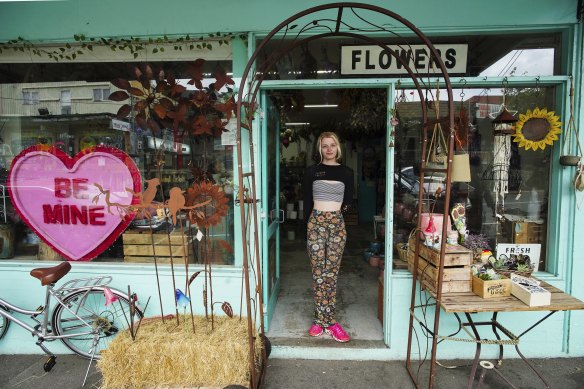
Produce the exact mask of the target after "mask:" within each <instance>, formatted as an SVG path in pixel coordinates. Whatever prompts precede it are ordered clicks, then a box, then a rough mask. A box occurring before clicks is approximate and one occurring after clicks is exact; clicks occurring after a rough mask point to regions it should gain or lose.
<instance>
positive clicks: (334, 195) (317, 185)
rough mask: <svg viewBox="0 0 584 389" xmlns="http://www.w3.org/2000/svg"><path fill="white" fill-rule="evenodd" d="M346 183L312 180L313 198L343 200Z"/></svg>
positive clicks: (340, 201) (339, 201)
mask: <svg viewBox="0 0 584 389" xmlns="http://www.w3.org/2000/svg"><path fill="white" fill-rule="evenodd" d="M344 195H345V184H344V183H342V182H339V181H325V180H314V181H312V199H313V200H320V201H335V202H337V203H342V202H343V196H344Z"/></svg>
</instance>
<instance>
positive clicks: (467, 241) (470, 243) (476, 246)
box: [462, 234, 491, 251]
mask: <svg viewBox="0 0 584 389" xmlns="http://www.w3.org/2000/svg"><path fill="white" fill-rule="evenodd" d="M462 245H463V246H464V247H466V248H467V249H469V250H472V251H483V250H490V249H491V245H490V244H489V240H488V239H487V236H486V235H484V234H468V235H467V236H466V237H464V241H463V242H462Z"/></svg>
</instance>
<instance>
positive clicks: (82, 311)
mask: <svg viewBox="0 0 584 389" xmlns="http://www.w3.org/2000/svg"><path fill="white" fill-rule="evenodd" d="M112 292H113V294H114V295H115V296H116V297H117V298H118V301H115V302H113V303H111V304H109V305H108V306H106V305H105V302H106V299H105V295H104V291H103V288H93V289H90V290H80V291H75V292H73V293H71V294H69V295H67V296H65V298H64V299H63V302H64V303H65V305H64V306H63V305H61V304H59V305H58V306H57V307H56V308H55V311H54V312H53V331H54V332H55V334H57V335H65V336H68V337H67V338H62V339H61V340H62V341H63V343H65V345H66V346H67V347H68V348H69V349H71V351H73V352H74V353H75V354H78V355H80V356H82V357H85V358H91V355H92V347H93V344H94V338H95V337H94V335H93V334H91V333H88V332H90V331H92V329H95V330H96V331H97V332H96V333H97V334H98V335H99V338H98V339H97V345H96V350H95V355H94V358H97V359H99V358H100V357H101V355H100V354H101V350H104V349H106V348H107V346H108V344H109V343H110V342H111V341H112V340H113V339H114V337H115V336H116V335H117V334H118V333H119V332H120V331H122V330H125V329H127V328H128V327H129V324H130V302H129V301H128V298H127V296H125V295H124V294H122V293H121V292H119V291H117V290H113V289H112ZM67 308H68V309H67ZM74 313H75V314H74ZM141 317H142V312H141V311H140V310H139V309H136V311H135V313H134V325H137V323H138V321H139V320H140V318H141ZM80 318H81V319H83V321H85V322H86V323H88V324H89V325H90V326H91V327H88V325H87V324H85V323H84V322H83V321H82V320H81V319H80ZM75 334H79V335H77V336H75ZM72 335H73V336H72ZM96 336H97V335H96Z"/></svg>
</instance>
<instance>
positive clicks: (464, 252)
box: [408, 236, 473, 294]
mask: <svg viewBox="0 0 584 389" xmlns="http://www.w3.org/2000/svg"><path fill="white" fill-rule="evenodd" d="M414 239H417V237H415V236H412V237H411V238H410V241H409V244H408V246H409V247H410V249H409V250H408V270H409V271H410V272H412V273H413V268H414V257H415V253H414V250H415V247H416V241H415V240H414ZM472 255H473V254H472V251H471V250H469V249H467V248H465V247H463V246H459V245H447V247H446V254H445V255H444V271H443V273H442V282H441V284H442V293H456V292H470V291H472V282H471V280H472V279H471V272H470V265H471V263H472ZM439 264H440V251H439V250H438V249H435V248H433V247H428V246H425V245H424V244H423V243H422V242H420V255H419V260H418V277H421V278H420V279H421V284H422V286H423V287H426V288H427V289H428V290H429V291H430V292H432V293H434V294H436V292H437V288H438V285H439V282H438V266H439Z"/></svg>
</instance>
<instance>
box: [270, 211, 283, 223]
mask: <svg viewBox="0 0 584 389" xmlns="http://www.w3.org/2000/svg"><path fill="white" fill-rule="evenodd" d="M275 211H278V218H275V217H274V212H275ZM274 221H275V222H276V223H279V224H282V223H284V210H283V209H279V210H277V209H272V210H271V211H270V222H274Z"/></svg>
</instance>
